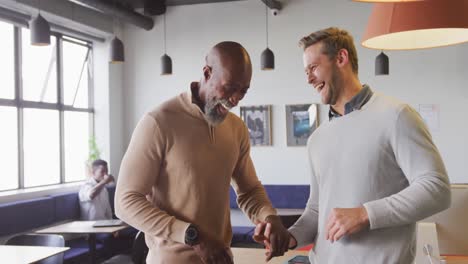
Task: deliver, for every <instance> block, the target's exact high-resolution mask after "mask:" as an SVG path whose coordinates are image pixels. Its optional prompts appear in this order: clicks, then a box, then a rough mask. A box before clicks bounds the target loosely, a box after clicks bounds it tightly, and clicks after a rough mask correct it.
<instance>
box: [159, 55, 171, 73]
mask: <svg viewBox="0 0 468 264" xmlns="http://www.w3.org/2000/svg"><path fill="white" fill-rule="evenodd" d="M171 74H172V60H171V57H169V56H168V55H167V54H164V55H162V56H161V75H171Z"/></svg>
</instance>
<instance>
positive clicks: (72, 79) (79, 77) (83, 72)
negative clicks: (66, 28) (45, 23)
mask: <svg viewBox="0 0 468 264" xmlns="http://www.w3.org/2000/svg"><path fill="white" fill-rule="evenodd" d="M89 53H90V50H89V49H88V47H86V46H83V45H78V44H75V43H72V42H68V41H63V88H64V104H65V105H71V106H75V107H88V58H89Z"/></svg>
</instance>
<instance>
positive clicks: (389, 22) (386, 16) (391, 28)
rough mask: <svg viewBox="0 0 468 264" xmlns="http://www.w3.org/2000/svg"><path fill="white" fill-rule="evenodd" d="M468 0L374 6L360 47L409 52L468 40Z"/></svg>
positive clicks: (439, 0) (433, 0) (431, 0)
mask: <svg viewBox="0 0 468 264" xmlns="http://www.w3.org/2000/svg"><path fill="white" fill-rule="evenodd" d="M466 10H468V0H451V1H442V0H427V1H417V2H407V3H377V4H374V8H373V10H372V13H371V15H370V17H369V20H368V22H367V28H366V31H365V33H364V37H363V40H362V45H363V46H364V47H367V48H371V49H380V50H411V49H425V48H434V47H442V46H448V45H454V44H458V43H463V42H467V41H468V15H467V14H466Z"/></svg>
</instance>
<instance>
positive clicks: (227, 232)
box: [115, 92, 276, 263]
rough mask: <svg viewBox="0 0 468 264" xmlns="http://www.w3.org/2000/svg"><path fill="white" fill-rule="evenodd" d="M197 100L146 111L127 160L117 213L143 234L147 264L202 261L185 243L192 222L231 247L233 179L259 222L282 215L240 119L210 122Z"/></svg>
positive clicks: (179, 100)
mask: <svg viewBox="0 0 468 264" xmlns="http://www.w3.org/2000/svg"><path fill="white" fill-rule="evenodd" d="M192 101H193V100H192V95H191V93H189V92H186V93H183V94H181V95H179V96H177V97H175V98H173V99H171V100H169V101H167V102H166V103H164V104H162V105H161V106H159V107H157V108H156V109H155V110H153V111H151V112H150V113H148V114H145V115H144V117H143V118H142V119H141V120H140V122H139V123H138V125H137V127H136V129H135V131H134V132H133V136H132V139H131V142H130V145H129V147H128V149H127V152H126V153H125V156H124V158H123V160H122V165H121V168H120V175H119V177H118V180H117V190H116V195H115V210H116V215H117V216H118V217H119V218H120V219H122V220H124V221H125V222H127V223H128V224H130V225H132V226H134V227H135V228H137V229H139V230H141V231H143V232H145V234H146V243H147V244H148V246H149V248H150V252H149V254H148V259H147V262H148V263H201V260H200V258H199V257H198V255H196V253H195V252H194V250H193V249H192V248H191V247H189V246H187V245H185V244H184V237H185V230H186V228H187V227H188V225H189V223H193V224H195V225H197V226H198V228H199V229H200V231H201V232H202V233H209V234H210V235H211V236H213V237H215V238H217V239H219V240H220V241H222V242H224V243H225V245H226V246H229V244H230V242H231V238H232V230H231V222H230V208H229V186H230V184H232V186H233V187H234V189H235V191H236V193H237V195H238V198H237V202H238V204H239V207H240V208H241V209H242V210H243V211H244V212H245V213H246V214H247V215H248V217H249V218H250V219H251V220H252V221H253V222H255V221H256V220H264V219H265V218H266V217H267V216H268V215H272V214H274V215H276V211H275V209H273V208H272V206H271V203H270V201H269V200H268V197H267V195H266V193H265V190H264V189H263V187H262V185H261V183H260V181H259V180H258V178H257V175H256V173H255V169H254V166H253V164H252V160H251V159H250V154H249V152H250V143H249V135H248V131H247V129H246V127H245V125H244V123H243V122H242V120H241V119H239V118H238V117H237V116H235V115H234V114H232V113H229V114H228V116H227V117H226V119H225V120H224V121H223V122H222V123H221V124H220V125H218V126H216V127H212V126H210V125H209V124H208V123H207V121H206V120H205V119H204V116H203V113H202V112H201V110H200V108H199V107H198V106H197V105H195V104H194V103H192ZM146 195H150V196H149V197H150V198H149V199H147V198H146Z"/></svg>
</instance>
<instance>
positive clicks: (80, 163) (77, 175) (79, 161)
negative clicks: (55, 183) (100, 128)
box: [64, 112, 89, 182]
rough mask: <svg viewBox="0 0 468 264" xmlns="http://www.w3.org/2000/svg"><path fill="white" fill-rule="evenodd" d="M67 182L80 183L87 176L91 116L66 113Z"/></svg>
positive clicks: (79, 113)
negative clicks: (86, 165)
mask: <svg viewBox="0 0 468 264" xmlns="http://www.w3.org/2000/svg"><path fill="white" fill-rule="evenodd" d="M64 119H65V135H64V137H65V181H66V182H70V181H80V180H84V179H85V176H86V173H85V172H86V170H85V168H86V167H85V164H86V160H87V159H88V149H89V147H88V146H89V144H88V140H89V114H88V113H82V112H65V115H64Z"/></svg>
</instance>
